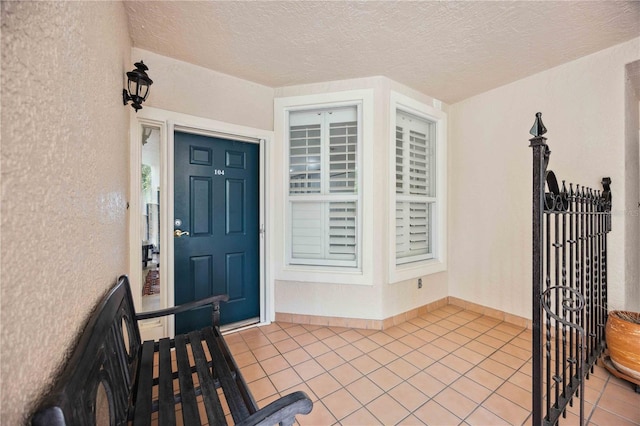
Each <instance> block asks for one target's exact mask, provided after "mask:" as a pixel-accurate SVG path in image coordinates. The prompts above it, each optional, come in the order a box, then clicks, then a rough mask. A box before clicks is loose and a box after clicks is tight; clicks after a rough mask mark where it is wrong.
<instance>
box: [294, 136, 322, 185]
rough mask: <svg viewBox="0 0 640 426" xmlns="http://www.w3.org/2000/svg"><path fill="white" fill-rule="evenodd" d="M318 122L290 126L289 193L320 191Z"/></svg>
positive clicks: (320, 164)
mask: <svg viewBox="0 0 640 426" xmlns="http://www.w3.org/2000/svg"><path fill="white" fill-rule="evenodd" d="M321 140H322V139H321V138H320V124H307V125H300V126H291V128H290V131H289V141H290V148H289V194H310V193H320V190H321V173H322V161H321V160H322V156H321Z"/></svg>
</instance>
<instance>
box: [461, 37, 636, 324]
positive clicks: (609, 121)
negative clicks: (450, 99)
mask: <svg viewBox="0 0 640 426" xmlns="http://www.w3.org/2000/svg"><path fill="white" fill-rule="evenodd" d="M639 56H640V39H634V40H632V41H629V42H627V43H623V44H620V45H617V46H614V47H612V48H609V49H606V50H603V51H601V52H598V53H595V54H593V55H589V56H585V57H583V58H581V59H578V60H575V61H573V62H569V63H567V64H565V65H561V66H559V67H556V68H552V69H550V70H548V71H544V72H541V73H539V74H536V75H533V76H531V77H528V78H525V79H523V80H520V81H517V82H515V83H512V84H508V85H506V86H502V87H500V88H498V89H495V90H492V91H489V92H486V93H484V94H481V95H478V96H475V97H473V98H469V99H467V100H465V101H462V102H459V103H456V104H454V105H452V106H451V109H450V116H449V119H450V123H451V125H450V148H451V149H450V151H449V154H450V157H449V160H450V163H449V164H450V165H451V169H450V181H449V231H450V233H449V237H450V239H449V247H450V250H449V295H451V296H455V297H459V298H461V299H465V300H469V301H473V302H475V303H479V304H482V305H486V306H490V307H493V308H496V309H501V310H504V311H506V312H509V313H512V314H516V315H520V316H523V317H529V318H530V317H531V290H530V288H531V173H532V172H531V156H532V154H531V148H529V147H528V145H529V142H528V139H529V138H530V137H531V136H530V135H529V134H528V131H529V129H530V128H531V125H532V124H533V121H534V118H535V116H534V115H535V113H536V112H538V111H541V112H542V113H543V117H542V118H543V121H544V123H545V125H546V127H547V128H548V129H549V132H548V133H547V134H546V135H545V136H547V137H548V143H549V146H550V148H551V151H552V153H551V160H550V164H549V168H550V169H551V170H554V171H555V173H556V176H558V179H560V180H561V179H566V181H567V184H568V183H569V182H574V183H576V182H577V183H580V184H584V185H587V186H590V187H592V188H599V187H601V186H600V180H601V178H602V177H603V176H611V178H612V186H611V188H612V192H613V203H614V204H613V212H612V215H613V232H612V233H611V234H610V238H609V269H608V274H609V306H610V308H623V307H624V306H625V303H626V301H625V297H626V296H625V292H626V289H625V287H628V286H630V285H633V286H637V282H635V283H631V282H627V283H625V280H626V279H627V278H628V277H627V276H626V275H625V268H626V266H625V256H627V258H628V259H637V253H630V252H628V251H626V250H625V223H626V221H627V220H629V219H630V218H631V216H630V214H629V213H630V212H631V211H632V210H633V209H635V208H636V206H635V205H626V204H627V203H626V201H625V187H626V185H627V184H628V182H627V181H626V177H627V176H626V173H625V161H630V162H637V161H638V159H637V158H625V64H627V63H629V62H632V61H634V60H637V59H638V57H639ZM635 167H636V170H637V165H636V166H635ZM636 211H637V210H636ZM628 256H631V257H628ZM634 256H635V257H634Z"/></svg>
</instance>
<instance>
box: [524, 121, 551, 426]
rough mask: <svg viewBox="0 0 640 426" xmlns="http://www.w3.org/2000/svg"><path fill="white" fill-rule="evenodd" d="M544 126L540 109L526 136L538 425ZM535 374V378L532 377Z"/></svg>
mask: <svg viewBox="0 0 640 426" xmlns="http://www.w3.org/2000/svg"><path fill="white" fill-rule="evenodd" d="M546 132H547V129H546V128H545V127H544V124H543V123H542V113H540V112H539V113H537V114H536V120H535V122H534V124H533V127H532V128H531V131H530V133H531V134H532V135H533V136H534V137H533V138H531V139H529V142H530V144H529V146H530V147H531V148H533V239H532V243H533V271H532V279H533V288H532V290H533V295H532V296H533V297H532V299H533V312H532V316H533V318H532V325H533V327H532V328H533V330H532V332H533V339H532V342H533V343H532V351H533V389H532V390H533V392H532V394H533V401H532V403H533V406H532V408H533V410H532V412H533V425H534V426H539V425H542V380H540V374H541V373H542V330H541V324H542V307H541V304H540V296H541V294H542V274H543V268H542V249H543V248H542V245H543V229H542V220H543V213H544V192H545V191H544V184H545V172H546V169H547V164H548V161H549V154H550V153H551V152H550V151H549V147H548V146H547V142H546V141H547V138H545V137H544V136H542V135H544V134H545V133H546ZM536 378H537V379H536Z"/></svg>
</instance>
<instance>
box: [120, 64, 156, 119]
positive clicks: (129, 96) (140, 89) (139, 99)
mask: <svg viewBox="0 0 640 426" xmlns="http://www.w3.org/2000/svg"><path fill="white" fill-rule="evenodd" d="M134 65H135V66H136V69H134V70H131V71H129V72H128V73H127V79H128V80H129V81H128V84H127V86H128V88H129V91H128V92H127V89H122V102H123V103H124V104H125V105H126V104H127V103H128V102H129V101H131V107H132V108H133V109H135V110H136V112H138V110H139V109H142V103H143V102H144V101H146V100H147V96H149V86H151V85H152V84H153V80H151V79H150V78H149V76H148V75H147V73H146V71H147V70H148V69H149V68H147V66H146V65H145V64H144V62H142V61H140V62H136V63H135V64H134Z"/></svg>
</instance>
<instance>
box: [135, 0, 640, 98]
mask: <svg viewBox="0 0 640 426" xmlns="http://www.w3.org/2000/svg"><path fill="white" fill-rule="evenodd" d="M125 5H126V9H127V13H128V15H129V30H130V34H131V37H132V39H133V44H134V46H135V47H139V48H142V49H146V50H150V51H153V52H156V53H159V54H161V55H165V56H170V57H173V58H176V59H180V60H182V61H186V62H190V63H193V64H196V65H200V66H202V67H206V68H210V69H212V70H216V71H219V72H222V73H226V74H230V75H233V76H236V77H239V78H243V79H245V80H250V81H254V82H257V83H260V84H263V85H266V86H270V87H281V86H290V85H296V84H306V83H315V82H322V81H331V80H342V79H348V78H357V77H366V76H373V75H383V76H386V77H389V78H391V79H393V80H396V81H398V82H400V83H403V84H405V85H407V86H410V87H412V88H414V89H417V90H419V91H421V92H423V93H425V94H428V95H430V96H433V97H436V98H439V99H442V100H443V101H445V102H447V103H454V102H456V101H459V100H462V99H465V98H467V97H469V96H472V95H475V94H477V93H481V92H484V91H486V90H489V89H492V88H494V87H498V86H501V85H503V84H506V83H509V82H512V81H515V80H518V79H520V78H523V77H525V76H528V75H531V74H534V73H537V72H540V71H542V70H545V69H547V68H550V67H553V66H556V65H559V64H561V63H564V62H569V61H571V60H574V59H576V58H579V57H581V56H585V55H588V54H590V53H593V52H596V51H598V50H602V49H605V48H607V47H609V46H613V45H615V44H618V43H622V42H624V41H627V40H630V39H632V38H634V37H637V36H639V35H640V2H637V1H631V2H623V1H603V2H600V1H585V2H573V1H559V2H555V1H550V2H542V1H530V2H512V1H497V2H454V1H441V2H431V1H429V2H386V1H385V2H377V1H367V2H346V1H337V2H336V1H332V2H329V1H325V2H315V1H264V2H262V1H260V2H245V1H230V2H219V1H188V2H174V1H166V2H165V1H153V2H138V1H131V2H126V3H125ZM638 55H639V57H640V52H638Z"/></svg>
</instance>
